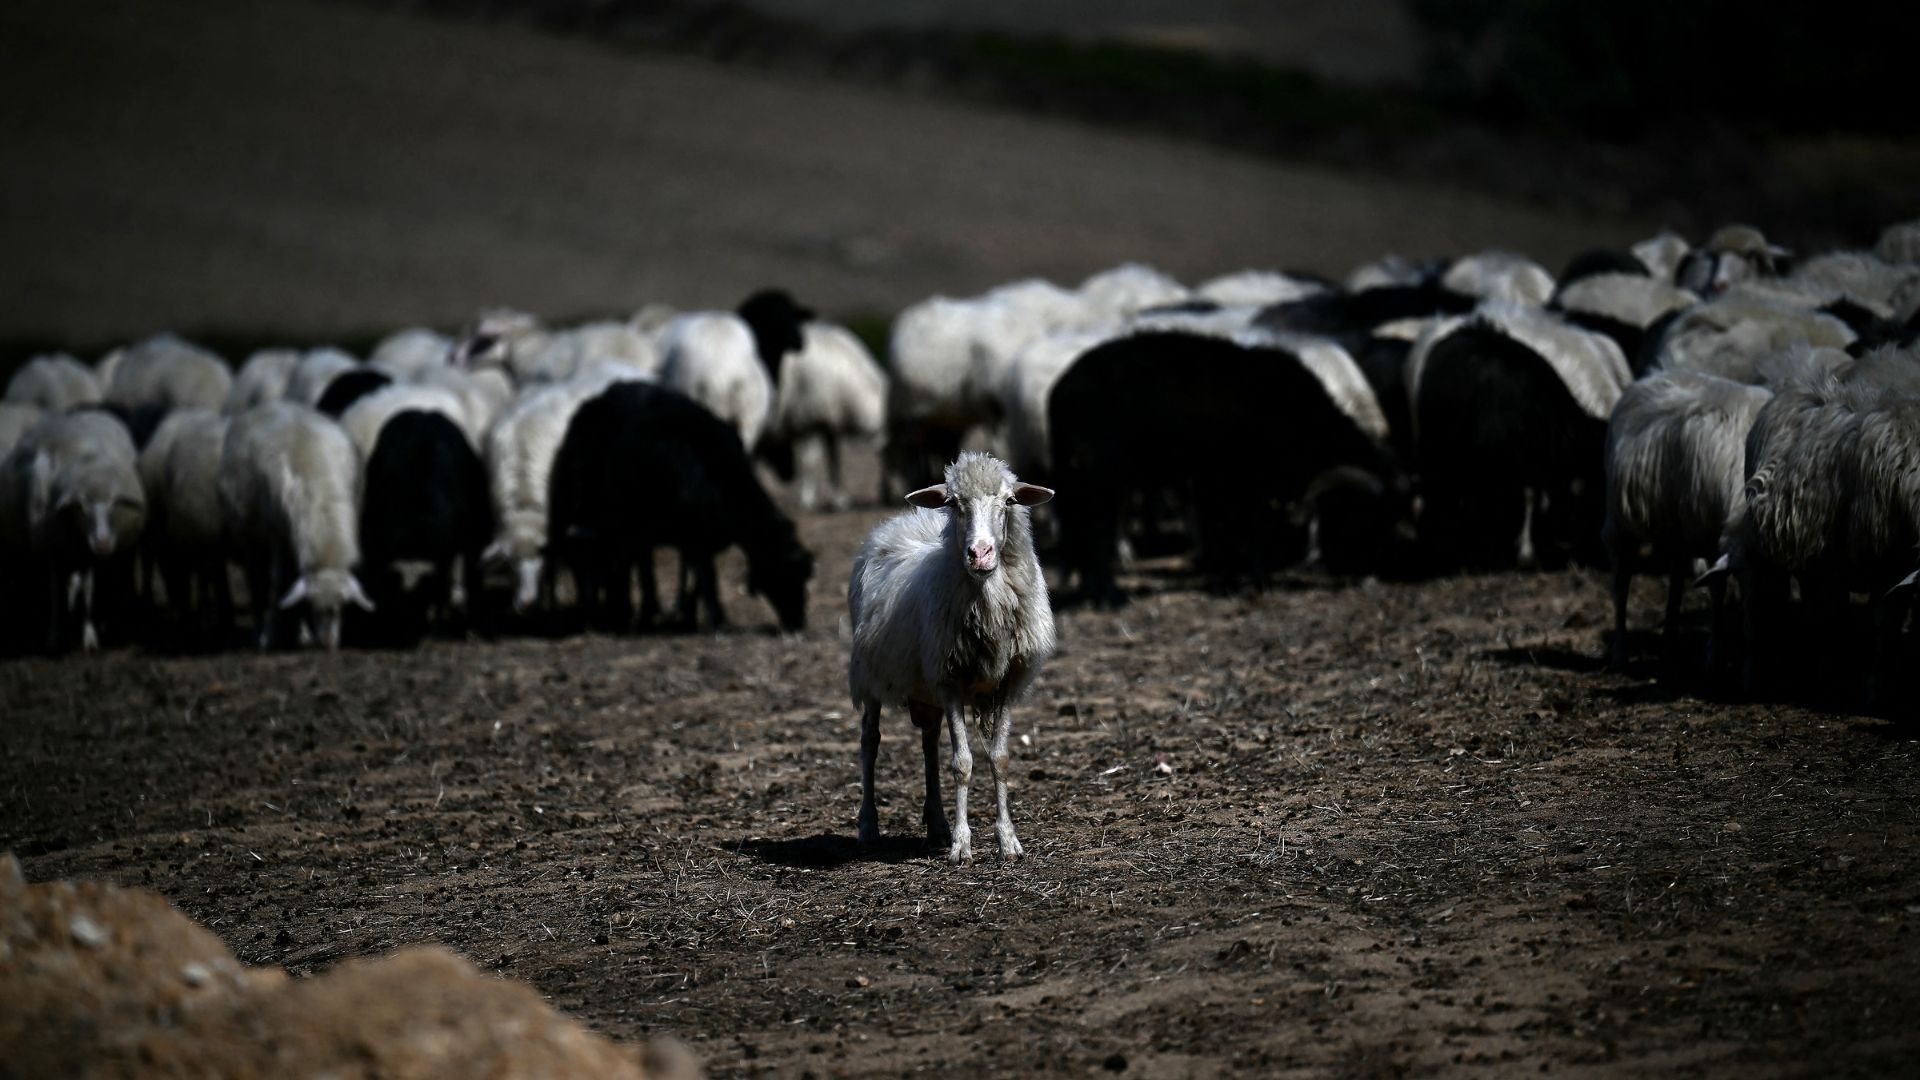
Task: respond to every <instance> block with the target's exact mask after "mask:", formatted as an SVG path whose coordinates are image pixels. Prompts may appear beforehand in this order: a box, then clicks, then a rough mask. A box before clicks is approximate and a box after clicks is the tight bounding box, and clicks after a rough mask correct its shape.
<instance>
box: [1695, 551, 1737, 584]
mask: <svg viewBox="0 0 1920 1080" xmlns="http://www.w3.org/2000/svg"><path fill="white" fill-rule="evenodd" d="M1732 572H1733V561H1732V560H1731V559H1730V558H1728V557H1727V556H1725V555H1722V556H1720V557H1719V558H1718V559H1715V560H1714V563H1713V565H1712V566H1709V567H1707V572H1706V573H1704V574H1701V575H1700V576H1699V577H1697V578H1694V579H1693V587H1694V588H1696V589H1697V588H1699V587H1700V586H1702V585H1709V584H1712V583H1713V581H1714V579H1715V578H1723V577H1726V576H1727V575H1728V574H1730V573H1732Z"/></svg>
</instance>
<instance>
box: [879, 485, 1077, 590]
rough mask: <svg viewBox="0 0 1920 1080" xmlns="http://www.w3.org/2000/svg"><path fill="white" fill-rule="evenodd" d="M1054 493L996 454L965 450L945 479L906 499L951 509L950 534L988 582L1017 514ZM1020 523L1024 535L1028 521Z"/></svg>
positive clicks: (964, 560) (972, 571)
mask: <svg viewBox="0 0 1920 1080" xmlns="http://www.w3.org/2000/svg"><path fill="white" fill-rule="evenodd" d="M1051 498H1053V489H1052V488H1044V487H1041V486H1040V485H1038V484H1027V483H1022V482H1021V481H1020V480H1019V479H1018V478H1017V477H1015V476H1014V475H1013V470H1011V469H1009V468H1007V466H1006V463H1005V462H1002V461H1001V460H1000V459H999V458H996V457H994V456H993V455H992V454H981V453H966V454H961V455H960V458H959V460H957V461H955V462H954V463H953V464H951V465H948V466H947V482H946V483H944V484H935V485H933V486H932V487H924V488H921V489H920V490H918V491H915V492H913V493H911V494H909V495H908V496H907V501H908V502H910V503H912V504H913V505H915V506H921V507H925V508H927V509H929V510H939V509H945V510H946V511H947V515H948V524H947V536H948V538H949V539H950V540H951V541H952V542H953V544H954V546H955V547H956V548H957V549H958V553H959V556H960V562H961V565H962V566H964V567H965V568H966V571H967V573H968V575H970V576H971V577H972V578H973V579H974V580H975V581H985V580H987V579H988V578H991V577H992V576H993V575H994V573H995V572H996V571H998V570H999V569H1000V553H1001V552H1002V551H1003V550H1004V549H1005V548H1006V540H1007V529H1008V526H1009V524H1011V523H1013V522H1014V521H1015V518H1016V515H1022V516H1023V515H1024V514H1025V508H1026V507H1029V506H1038V505H1040V504H1041V503H1043V502H1046V501H1047V500H1048V499H1051ZM1019 527H1020V528H1021V529H1022V530H1023V533H1022V535H1024V530H1025V528H1026V522H1025V520H1023V519H1022V520H1020V521H1019Z"/></svg>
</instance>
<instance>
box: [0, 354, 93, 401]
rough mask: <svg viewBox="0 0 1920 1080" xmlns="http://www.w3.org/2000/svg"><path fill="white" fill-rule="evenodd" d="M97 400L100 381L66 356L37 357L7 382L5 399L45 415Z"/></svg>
mask: <svg viewBox="0 0 1920 1080" xmlns="http://www.w3.org/2000/svg"><path fill="white" fill-rule="evenodd" d="M100 398H101V393H100V380H99V378H97V377H96V376H95V375H94V373H93V369H92V368H90V367H88V366H87V365H85V364H83V363H81V362H80V361H79V360H77V359H75V358H74V357H72V356H69V355H68V354H66V353H49V354H48V355H46V356H36V357H34V358H33V359H31V360H29V361H27V362H26V363H24V364H22V365H20V368H19V370H17V371H15V372H14V373H13V377H12V378H11V379H8V380H7V393H6V400H8V401H11V402H13V403H15V404H18V405H33V406H36V407H38V408H41V409H45V410H46V411H48V412H66V411H67V410H68V409H71V408H73V407H75V406H77V405H92V404H94V403H96V402H98V401H99V400H100Z"/></svg>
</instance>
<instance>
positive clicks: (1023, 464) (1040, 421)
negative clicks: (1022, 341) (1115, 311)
mask: <svg viewBox="0 0 1920 1080" xmlns="http://www.w3.org/2000/svg"><path fill="white" fill-rule="evenodd" d="M1113 336H1114V334H1113V333H1112V332H1111V331H1106V330H1081V331H1069V332H1067V333H1061V334H1051V335H1049V336H1047V337H1044V338H1041V339H1040V340H1038V341H1035V342H1033V343H1032V344H1030V345H1028V346H1027V347H1026V348H1024V349H1021V350H1020V351H1019V352H1018V353H1015V354H1014V357H1013V361H1012V362H1011V363H1009V364H1008V365H1007V370H1006V373H1005V374H1004V375H1003V376H1001V379H1000V411H1001V415H1002V417H1003V422H1002V428H1001V434H1002V441H1003V442H1004V443H1005V444H1006V452H1007V463H1008V465H1009V466H1010V467H1012V468H1013V469H1014V470H1015V471H1016V472H1017V473H1018V474H1019V475H1021V476H1027V477H1032V478H1034V479H1035V480H1046V479H1049V478H1050V477H1051V476H1052V475H1053V456H1052V453H1051V451H1050V445H1051V444H1050V443H1049V442H1048V428H1047V400H1048V398H1049V397H1050V396H1051V395H1052V394H1053V387H1054V384H1055V383H1058V382H1059V381H1060V376H1062V375H1064V374H1066V372H1067V369H1068V368H1070V367H1072V366H1073V362H1074V361H1075V360H1078V359H1079V358H1080V356H1081V354H1083V353H1085V352H1086V351H1087V350H1088V349H1091V348H1093V347H1094V346H1095V345H1098V344H1100V343H1101V342H1104V341H1109V340H1112V338H1113Z"/></svg>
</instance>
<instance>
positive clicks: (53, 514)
mask: <svg viewBox="0 0 1920 1080" xmlns="http://www.w3.org/2000/svg"><path fill="white" fill-rule="evenodd" d="M9 464H10V468H11V470H12V471H13V472H14V473H15V476H14V477H13V480H12V486H13V489H14V493H15V494H14V499H15V501H14V504H13V506H12V507H11V508H10V510H11V512H12V513H15V514H17V515H19V516H18V518H17V519H16V520H17V521H18V523H19V525H18V527H19V528H20V529H21V531H22V533H23V534H24V539H25V540H26V546H27V548H28V549H29V551H30V553H31V557H32V559H33V561H34V565H35V569H36V570H37V571H38V572H39V573H40V574H42V575H43V576H44V579H45V581H46V583H47V587H48V593H47V607H46V609H45V611H46V612H47V616H48V617H47V622H46V625H47V628H48V637H47V645H48V648H49V649H58V648H59V647H60V646H61V643H62V641H63V640H64V639H65V623H66V618H67V616H69V615H70V614H71V613H72V611H73V608H74V607H75V606H76V604H78V605H79V606H80V607H81V616H80V618H81V624H80V644H81V647H82V648H83V649H84V650H85V651H87V652H93V651H94V650H96V649H98V648H99V647H100V638H99V632H98V629H97V627H96V618H95V607H96V603H95V600H96V597H95V592H96V588H98V587H102V586H104V587H106V588H108V589H109V590H113V589H115V587H116V586H121V588H119V589H118V590H117V591H120V592H124V591H125V589H124V584H125V583H127V582H129V581H130V578H131V575H130V571H131V565H132V558H133V548H134V545H135V544H136V543H137V542H138V540H139V538H140V532H141V529H142V528H143V527H144V525H145V522H146V495H145V492H144V491H143V490H142V488H141V486H140V475H139V471H138V468H137V465H136V455H135V451H134V446H133V440H132V437H131V436H130V435H128V433H127V431H126V428H125V427H124V426H123V425H122V424H121V423H120V422H119V421H118V420H117V419H115V418H114V417H113V416H111V415H109V414H107V413H105V412H99V411H85V412H75V413H67V414H50V415H48V416H46V417H45V418H44V419H43V420H42V421H41V422H40V423H39V424H38V425H36V426H35V427H34V428H33V429H32V430H31V431H29V432H27V434H26V435H25V436H23V437H22V438H21V440H20V442H19V444H18V445H16V446H15V448H14V452H13V455H12V457H11V458H10V462H9ZM17 535H18V534H17Z"/></svg>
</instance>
